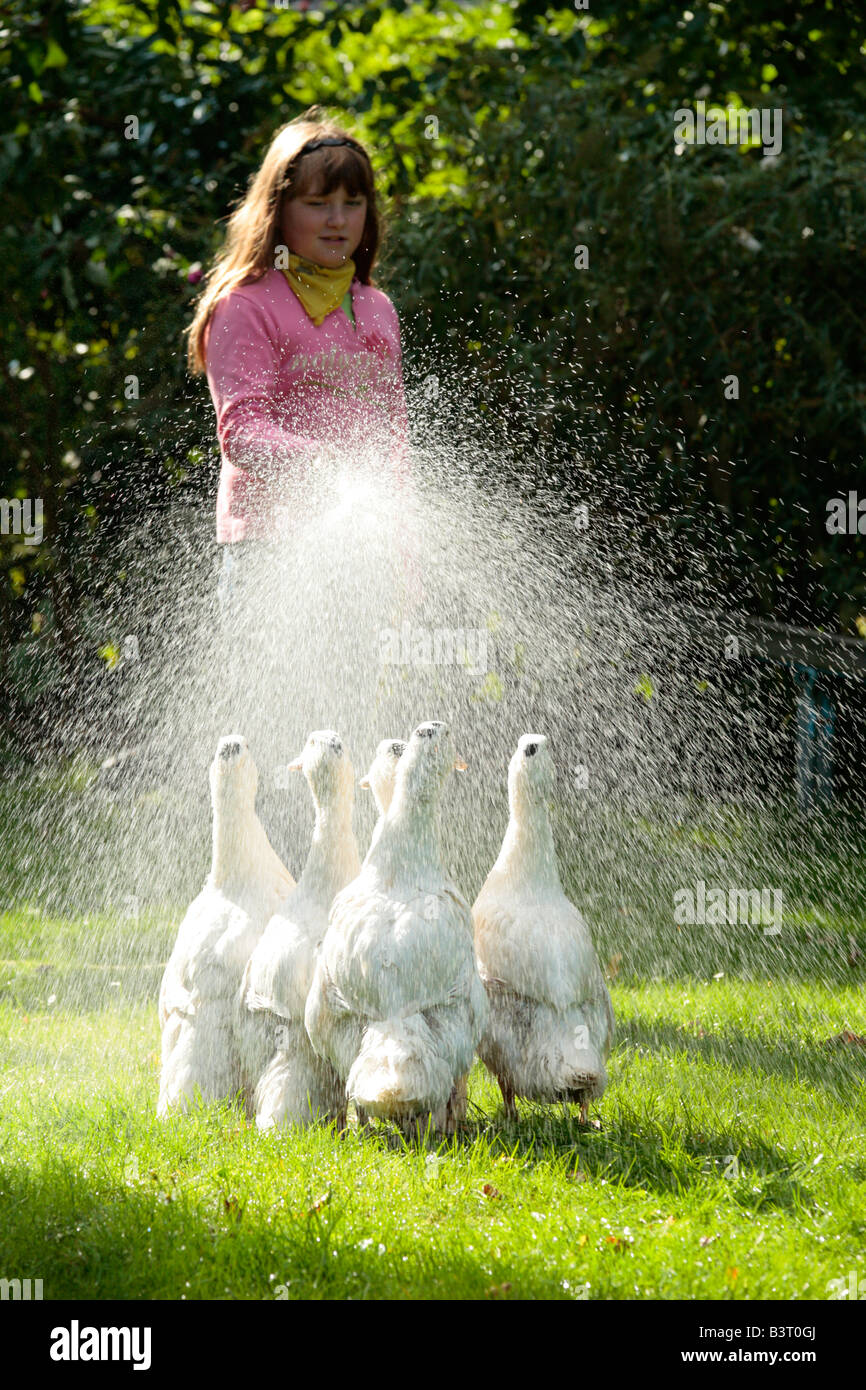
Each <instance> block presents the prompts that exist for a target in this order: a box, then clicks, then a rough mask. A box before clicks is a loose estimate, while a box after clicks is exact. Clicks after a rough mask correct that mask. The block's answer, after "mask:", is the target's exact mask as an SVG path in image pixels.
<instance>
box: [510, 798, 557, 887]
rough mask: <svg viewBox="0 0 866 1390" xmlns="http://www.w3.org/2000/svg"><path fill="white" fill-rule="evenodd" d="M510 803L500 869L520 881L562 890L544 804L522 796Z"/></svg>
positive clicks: (551, 833)
mask: <svg viewBox="0 0 866 1390" xmlns="http://www.w3.org/2000/svg"><path fill="white" fill-rule="evenodd" d="M509 801H510V809H511V816H510V819H509V821H508V829H507V830H506V832H505V839H504V840H503V842H502V849H501V851H500V854H499V858H498V860H497V868H498V869H499V870H500V871H501V872H504V873H507V874H508V875H509V876H512V875H513V876H515V877H517V878H519V879H520V880H526V879H530V880H533V881H535V882H536V883H539V884H542V885H544V886H547V887H551V888H552V887H559V888H561V886H562V885H561V883H560V879H559V868H558V866H557V862H556V846H555V845H554V842H553V832H552V830H551V828H550V817H549V815H548V813H547V807H546V806H545V804H544V802H543V801H531V800H530V799H529V798H528V797H523V796H520V795H517V796H511V797H510V798H509Z"/></svg>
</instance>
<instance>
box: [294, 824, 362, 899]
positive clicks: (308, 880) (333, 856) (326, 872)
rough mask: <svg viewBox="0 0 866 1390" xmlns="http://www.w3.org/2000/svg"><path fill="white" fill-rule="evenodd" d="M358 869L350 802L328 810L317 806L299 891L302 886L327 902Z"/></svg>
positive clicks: (358, 863)
mask: <svg viewBox="0 0 866 1390" xmlns="http://www.w3.org/2000/svg"><path fill="white" fill-rule="evenodd" d="M359 869H360V862H359V859H358V846H357V844H356V843H355V836H354V832H353V830H352V803H351V801H346V800H340V801H338V802H335V803H333V804H331V805H327V806H323V805H320V804H319V803H318V802H316V823H315V825H314V827H313V838H312V842H311V844H310V852H309V854H308V855H307V862H306V864H305V865H304V872H303V873H302V874H301V878H300V881H299V884H298V887H301V885H303V887H304V888H305V889H308V890H309V891H310V892H312V893H314V894H316V895H320V896H321V897H323V898H327V899H328V901H329V902H330V901H331V900H332V899H333V898H334V897H335V896H336V894H337V893H339V891H340V889H341V888H344V887H345V886H346V884H347V883H348V882H349V881H350V880H351V879H353V878H354V877H355V876H356V874H357V873H358V871H359Z"/></svg>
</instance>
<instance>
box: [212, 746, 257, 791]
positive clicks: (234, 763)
mask: <svg viewBox="0 0 866 1390" xmlns="http://www.w3.org/2000/svg"><path fill="white" fill-rule="evenodd" d="M258 781H259V774H258V770H257V768H256V765H255V763H254V762H253V758H252V754H251V753H250V750H249V745H248V743H247V741H246V739H245V738H244V736H243V734H226V735H225V736H224V737H223V738H221V739H220V741H219V743H218V744H217V749H216V753H215V755H214V760H213V762H212V763H211V766H210V790H211V802H212V804H213V807H214V810H216V809H217V808H221V809H225V810H228V809H229V808H237V809H238V810H242V809H244V810H252V809H253V808H254V806H255V802H256V788H257V786H258Z"/></svg>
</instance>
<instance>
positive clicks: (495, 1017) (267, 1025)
mask: <svg viewBox="0 0 866 1390" xmlns="http://www.w3.org/2000/svg"><path fill="white" fill-rule="evenodd" d="M290 766H291V767H293V768H294V769H296V770H298V771H302V772H303V773H304V775H305V777H306V779H307V782H308V784H309V787H310V792H311V794H312V798H313V805H314V808H315V825H314V829H313V837H312V843H311V845H310V851H309V854H308V857H307V861H306V864H305V866H304V871H303V873H302V874H301V877H300V880H299V882H298V883H297V884H295V881H294V879H293V878H292V876H291V874H290V873H289V872H288V870H287V869H286V868H285V867H284V866H283V865H282V864H281V862H280V860H279V858H278V856H277V855H276V853H275V852H274V850H273V849H272V847H271V845H270V843H269V842H268V839H267V836H266V834H265V831H264V829H263V827H262V825H261V823H260V821H259V819H258V817H257V816H256V811H255V795H256V783H257V774H256V768H255V764H254V763H253V760H252V757H251V755H250V751H249V748H248V747H247V743H246V740H245V739H244V738H242V737H241V736H240V735H238V734H232V735H230V736H229V737H227V738H223V739H221V740H220V743H219V746H218V748H217V752H216V756H215V758H214V762H213V765H212V767H211V772H210V783H211V800H212V806H213V858H212V864H211V872H210V874H209V876H208V879H207V881H206V883H205V886H204V888H203V889H202V891H201V893H200V894H199V895H198V897H197V898H196V899H195V901H194V902H193V904H192V905H191V907H190V908H189V910H188V912H187V914H186V916H185V917H184V920H183V922H182V923H181V926H180V929H179V931H178V936H177V941H176V943H175V947H174V950H173V951H172V954H171V958H170V959H169V962H168V965H167V967H166V970H165V975H164V977H163V981H162V986H161V989H160V997H159V1017H160V1024H161V1027H162V1069H161V1077H160V1092H159V1103H158V1113H159V1114H160V1115H163V1116H164V1115H167V1114H169V1113H171V1112H172V1111H175V1110H185V1109H186V1108H187V1107H188V1106H189V1104H190V1103H191V1102H192V1101H194V1100H195V1099H201V1100H204V1101H212V1100H223V1099H230V1098H232V1097H234V1096H235V1095H237V1094H238V1092H240V1093H241V1094H242V1095H243V1097H244V1101H245V1103H246V1106H247V1111H248V1113H249V1114H250V1115H251V1116H252V1115H255V1119H256V1124H257V1125H258V1127H259V1128H260V1129H265V1130H268V1129H274V1128H276V1129H282V1128H289V1127H291V1126H294V1125H305V1124H310V1123H311V1122H313V1121H315V1120H324V1121H329V1120H336V1121H337V1123H338V1126H339V1127H341V1128H342V1127H344V1126H345V1123H346V1109H347V1105H348V1102H349V1101H352V1102H353V1103H354V1105H355V1108H356V1111H357V1114H358V1118H359V1121H360V1122H361V1123H362V1124H366V1123H368V1122H369V1120H370V1119H371V1118H379V1119H388V1120H392V1121H394V1122H395V1123H397V1124H398V1125H400V1126H401V1127H402V1128H403V1129H404V1130H406V1131H409V1130H411V1129H412V1128H413V1127H414V1126H415V1125H417V1124H418V1123H419V1122H420V1123H421V1124H422V1125H424V1124H425V1123H426V1122H427V1119H428V1117H431V1118H432V1122H433V1125H434V1126H435V1128H436V1129H438V1130H441V1131H444V1132H446V1133H448V1132H453V1131H454V1130H455V1129H456V1127H457V1125H458V1124H459V1122H460V1120H461V1119H462V1118H463V1117H464V1116H465V1113H466V1103H467V1102H466V1081H467V1077H468V1074H469V1071H470V1068H471V1066H472V1063H473V1060H474V1058H475V1056H476V1055H478V1056H479V1057H480V1058H481V1060H482V1062H483V1063H484V1064H485V1066H486V1067H487V1068H488V1069H489V1070H490V1072H491V1073H492V1074H493V1075H494V1076H495V1077H496V1080H497V1081H498V1083H499V1087H500V1089H501V1091H502V1097H503V1100H504V1102H505V1107H506V1112H507V1113H508V1114H509V1115H511V1116H513V1115H515V1114H516V1107H515V1100H516V1099H517V1098H519V1097H522V1098H525V1099H527V1100H532V1101H536V1102H547V1103H555V1102H575V1103H577V1104H579V1105H580V1107H581V1116H582V1118H583V1119H585V1118H586V1109H587V1105H588V1103H589V1101H590V1100H592V1099H596V1098H598V1097H600V1096H601V1094H602V1092H603V1091H604V1088H605V1086H606V1083H607V1075H606V1071H605V1062H606V1061H607V1058H608V1056H609V1053H610V1047H611V1042H612V1039H613V1011H612V1008H611V1002H610V996H609V994H608V991H607V987H606V985H605V983H604V979H603V976H602V973H601V970H600V968H599V964H598V959H597V957H596V954H595V950H594V948H593V944H592V940H591V937H590V934H589V930H588V928H587V925H586V923H585V921H584V920H583V918H582V917H581V915H580V913H579V912H578V910H577V908H576V907H574V906H573V905H572V903H570V902H569V900H568V899H567V898H566V896H565V894H564V892H563V890H562V884H561V882H560V878H559V871H558V867H557V860H556V851H555V848H554V843H553V836H552V833H551V828H550V821H549V819H548V811H547V801H548V799H549V797H550V796H551V795H552V792H553V780H554V771H553V762H552V759H551V755H550V750H549V748H548V745H547V740H546V738H544V737H543V736H542V735H540V734H524V735H523V736H522V738H521V739H520V741H519V743H518V746H517V750H516V752H515V754H514V756H513V758H512V759H511V764H510V767H509V773H508V794H509V807H510V818H509V822H508V829H507V831H506V834H505V839H504V841H503V845H502V850H501V853H500V855H499V858H498V859H497V861H496V863H495V864H494V866H493V868H492V869H491V871H490V874H489V875H488V877H487V880H486V882H485V884H484V886H483V888H482V890H481V892H480V894H479V895H478V899H477V901H476V903H475V906H474V908H473V909H472V910H471V911H470V908H469V905H468V903H467V902H466V900H465V899H464V897H463V895H462V894H461V892H460V889H459V888H458V887H457V885H456V884H455V883H454V882H453V880H452V878H451V877H450V875H449V873H448V871H447V869H446V868H445V865H444V863H443V861H442V854H441V849H440V843H439V834H438V814H437V813H438V805H439V800H440V797H441V794H442V791H443V788H444V786H445V783H446V782H447V780H448V777H449V775H450V774H451V772H452V771H453V770H454V769H455V768H460V769H462V768H463V766H464V765H463V764H462V763H461V762H460V761H459V760H458V759H457V758H456V757H455V754H454V747H453V743H452V738H451V733H450V730H449V728H448V726H447V725H446V724H442V723H427V724H421V725H419V726H418V728H416V729H415V731H414V733H413V734H412V737H411V739H410V740H409V742H408V744H407V743H403V742H402V741H401V740H399V739H384V740H383V741H382V742H381V743H380V744H379V747H378V748H377V750H376V756H375V757H374V759H373V763H372V765H371V767H370V770H369V772H368V774H367V776H366V777H365V778H364V779H363V780H362V781H361V784H360V785H361V786H362V787H369V788H370V789H371V790H372V793H373V796H374V797H375V800H376V804H377V806H378V809H379V820H378V822H377V824H376V828H375V830H374V832H373V836H372V839H371V842H370V847H369V849H368V851H367V855H366V858H365V859H364V861H363V863H361V862H360V856H359V853H358V847H357V844H356V841H355V836H354V832H353V830H352V810H353V803H354V782H355V779H354V773H353V770H352V766H351V763H350V761H349V758H348V756H347V754H346V751H345V748H344V746H343V743H342V740H341V739H340V737H339V735H338V734H336V733H334V732H333V731H331V730H326V731H320V732H316V733H312V734H310V736H309V738H308V740H307V743H306V746H305V748H304V750H303V752H302V753H301V754H300V756H299V757H298V758H297V759H295V761H294V762H293V763H292V764H291V765H290Z"/></svg>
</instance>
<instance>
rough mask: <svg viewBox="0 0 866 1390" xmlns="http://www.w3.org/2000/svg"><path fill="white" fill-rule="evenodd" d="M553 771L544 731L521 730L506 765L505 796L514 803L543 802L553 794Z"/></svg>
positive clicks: (529, 803)
mask: <svg viewBox="0 0 866 1390" xmlns="http://www.w3.org/2000/svg"><path fill="white" fill-rule="evenodd" d="M555 786H556V772H555V769H554V766H553V758H552V757H551V755H550V747H549V745H548V741H547V738H546V737H545V735H544V734H521V736H520V738H519V739H518V741H517V748H516V750H515V753H514V756H513V757H512V759H511V762H510V763H509V765H508V796H509V799H510V801H511V804H512V805H513V806H514V805H543V804H545V803H546V802H547V801H548V800H549V799H550V797H552V796H553V794H554V790H555Z"/></svg>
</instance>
